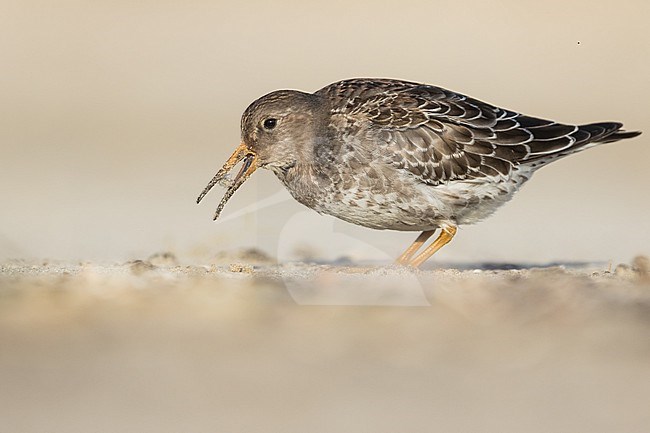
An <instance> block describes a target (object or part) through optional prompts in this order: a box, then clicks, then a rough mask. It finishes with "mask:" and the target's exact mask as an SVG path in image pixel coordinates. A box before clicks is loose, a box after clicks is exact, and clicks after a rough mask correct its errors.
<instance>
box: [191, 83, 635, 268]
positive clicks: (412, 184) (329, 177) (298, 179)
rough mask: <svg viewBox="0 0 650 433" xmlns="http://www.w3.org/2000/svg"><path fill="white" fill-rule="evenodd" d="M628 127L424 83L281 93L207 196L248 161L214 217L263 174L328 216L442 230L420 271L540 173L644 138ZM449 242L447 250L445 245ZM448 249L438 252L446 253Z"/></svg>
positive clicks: (247, 124)
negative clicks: (587, 152) (561, 118)
mask: <svg viewBox="0 0 650 433" xmlns="http://www.w3.org/2000/svg"><path fill="white" fill-rule="evenodd" d="M621 127H622V124H620V123H617V122H602V123H592V124H587V125H580V126H574V125H565V124H559V123H556V122H553V121H550V120H544V119H538V118H534V117H530V116H525V115H522V114H519V113H516V112H513V111H509V110H505V109H502V108H498V107H495V106H493V105H490V104H487V103H484V102H481V101H478V100H476V99H473V98H470V97H467V96H464V95H461V94H458V93H455V92H452V91H449V90H446V89H443V88H440V87H434V86H429V85H425V84H417V83H411V82H406V81H399V80H388V79H352V80H345V81H340V82H337V83H333V84H331V85H329V86H327V87H324V88H323V89H321V90H319V91H317V92H315V93H313V94H308V93H303V92H298V91H291V90H281V91H277V92H273V93H270V94H268V95H266V96H263V97H262V98H260V99H258V100H257V101H255V102H253V103H252V104H251V105H250V106H249V107H248V108H247V109H246V111H245V112H244V114H243V116H242V123H241V129H242V144H241V145H240V147H239V148H238V149H237V151H236V152H235V153H234V154H233V156H232V157H231V159H230V160H229V161H228V163H226V165H225V166H224V167H223V168H222V169H221V170H220V171H219V173H217V175H216V176H215V177H214V179H213V180H212V182H211V183H210V184H209V185H208V187H207V188H206V189H205V190H204V192H203V193H202V195H201V196H200V197H199V201H200V200H201V198H202V197H203V196H204V195H205V193H207V191H208V190H209V189H210V188H211V187H212V186H213V185H214V184H215V183H216V182H218V181H220V180H221V179H222V178H224V176H225V175H226V174H227V173H228V171H230V170H231V169H232V167H234V165H236V164H237V162H239V161H240V160H242V159H243V160H244V167H243V168H242V170H240V172H239V174H238V175H237V177H236V179H235V181H234V182H233V183H232V185H230V188H229V190H228V191H227V193H226V196H225V197H224V199H223V200H222V202H221V204H220V205H219V208H218V209H217V214H216V215H215V218H216V217H217V216H218V215H219V213H220V211H221V209H222V208H223V205H225V202H226V201H227V200H228V198H229V197H230V196H231V195H232V194H233V193H234V191H235V190H236V189H237V188H238V187H239V186H240V185H241V184H242V183H243V182H244V181H245V179H246V178H247V177H248V176H250V174H252V172H253V171H254V170H255V169H256V168H257V167H263V168H268V169H270V170H272V171H273V172H274V173H275V174H276V175H277V177H278V178H279V179H280V180H281V181H282V182H283V183H284V185H285V186H286V187H287V189H288V190H289V192H290V193H291V194H292V196H293V197H294V198H295V199H296V200H297V201H299V202H300V203H303V204H304V205H306V206H308V207H310V208H312V209H314V210H316V211H318V212H321V213H325V214H329V215H333V216H335V217H338V218H340V219H343V220H345V221H348V222H351V223H354V224H359V225H362V226H366V227H370V228H375V229H392V230H409V231H424V233H423V234H422V235H421V236H420V238H418V241H417V242H419V243H417V242H416V244H414V246H412V248H415V247H416V246H417V247H418V248H419V246H421V244H422V243H423V242H424V241H422V239H424V240H426V238H428V237H429V236H430V235H431V234H432V233H433V231H434V230H436V229H438V228H442V229H443V232H442V234H441V236H440V238H439V239H438V240H437V241H436V242H434V245H432V246H431V247H429V248H427V250H426V251H425V252H424V253H422V254H420V255H419V256H418V257H416V258H415V259H414V260H411V257H412V255H413V254H414V253H415V251H410V250H411V249H412V248H410V249H409V250H407V252H406V253H405V254H404V255H403V256H402V257H401V258H400V262H401V263H410V264H413V265H415V266H417V265H419V264H420V263H422V262H423V261H424V260H426V259H427V258H428V257H429V256H430V255H431V254H433V252H435V251H437V249H439V248H440V247H441V246H442V245H444V244H445V243H446V242H448V241H449V239H451V237H452V236H453V234H454V233H455V231H456V230H455V228H456V227H457V226H458V225H461V224H471V223H474V222H477V221H480V220H481V219H483V218H485V217H486V216H488V215H490V214H491V213H493V212H494V211H495V210H496V209H497V208H498V207H499V206H501V205H502V204H503V203H505V202H507V201H508V200H510V198H511V197H512V195H513V194H514V193H515V192H516V191H517V190H518V189H519V187H520V186H521V185H522V184H523V183H524V182H525V181H527V180H528V179H530V177H531V175H532V174H533V172H534V171H535V170H537V169H539V168H540V167H542V166H544V165H546V164H548V163H549V162H551V161H554V160H557V159H559V158H561V157H564V156H567V155H570V154H572V153H575V152H577V151H580V150H583V149H586V148H588V147H591V146H593V145H596V144H600V143H607V142H612V141H617V140H620V139H624V138H630V137H634V136H637V135H639V134H640V132H624V131H621V130H620V128H621ZM442 238H445V239H442ZM436 243H437V244H436Z"/></svg>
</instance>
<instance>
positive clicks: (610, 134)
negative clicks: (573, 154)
mask: <svg viewBox="0 0 650 433" xmlns="http://www.w3.org/2000/svg"><path fill="white" fill-rule="evenodd" d="M622 127H623V124H622V123H619V122H600V123H589V124H587V125H580V126H578V131H576V133H577V134H580V135H584V134H589V135H588V137H585V138H586V140H585V139H583V140H578V142H581V141H582V142H583V143H584V145H589V144H592V143H593V144H601V143H613V142H614V141H619V140H625V139H626V138H633V137H636V136H639V135H641V131H622V130H621V128H622ZM576 138H577V137H576Z"/></svg>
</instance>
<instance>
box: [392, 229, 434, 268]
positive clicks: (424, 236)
mask: <svg viewBox="0 0 650 433" xmlns="http://www.w3.org/2000/svg"><path fill="white" fill-rule="evenodd" d="M434 233H435V230H428V231H425V232H422V233H420V236H418V238H417V239H416V240H415V242H413V243H412V244H411V246H410V247H408V248H407V249H406V251H404V252H403V253H402V255H401V256H399V257H398V258H397V260H395V263H396V264H398V265H406V264H408V262H409V261H410V260H411V257H413V254H415V253H416V252H417V251H418V250H419V249H420V248H421V247H422V245H424V243H425V242H426V241H427V240H428V239H429V238H430V237H431V235H433V234H434Z"/></svg>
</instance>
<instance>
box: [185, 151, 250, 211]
mask: <svg viewBox="0 0 650 433" xmlns="http://www.w3.org/2000/svg"><path fill="white" fill-rule="evenodd" d="M241 161H243V163H242V166H241V168H240V169H239V172H238V173H237V176H235V178H234V179H233V180H232V181H231V182H230V183H229V185H228V186H227V188H228V189H227V190H226V193H225V194H224V196H223V198H222V199H221V202H220V203H219V206H217V210H216V211H215V213H214V218H213V219H215V220H216V219H217V218H219V215H220V214H221V211H222V210H223V207H224V206H225V205H226V202H228V200H230V197H232V195H233V194H234V193H235V191H237V190H238V189H239V187H240V186H242V184H243V183H244V182H246V179H248V178H249V177H250V175H251V174H253V172H254V171H255V170H256V169H257V167H258V164H257V155H256V154H255V152H253V151H251V150H250V149H249V148H248V147H247V146H246V145H245V144H244V143H241V144H240V145H239V147H237V149H235V151H234V152H233V154H232V155H231V156H230V158H228V161H226V163H225V164H224V165H223V167H221V169H220V170H219V171H218V172H217V174H215V175H214V177H213V178H212V180H211V181H210V182H209V183H208V185H207V186H206V187H205V188H204V189H203V192H201V194H200V195H199V197H198V198H197V199H196V203H197V204H198V203H200V202H201V200H203V197H205V195H206V194H207V193H208V192H209V191H210V190H211V189H212V187H213V186H215V185H216V184H217V183H219V182H221V181H223V180H224V179H225V178H226V175H227V174H228V173H229V172H230V170H232V169H233V167H235V166H236V165H237V164H238V163H239V162H241Z"/></svg>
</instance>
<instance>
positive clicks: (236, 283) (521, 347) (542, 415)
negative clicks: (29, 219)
mask: <svg viewBox="0 0 650 433" xmlns="http://www.w3.org/2000/svg"><path fill="white" fill-rule="evenodd" d="M475 266H476V265H471V266H470V268H469V269H464V268H467V267H468V266H466V265H465V266H464V265H457V266H456V267H455V268H454V267H452V268H445V269H431V270H424V271H414V270H409V269H404V268H398V267H394V266H352V265H349V264H348V265H346V264H307V263H298V262H297V263H288V264H280V265H278V264H274V263H272V260H271V259H269V258H268V257H266V256H264V255H263V254H260V253H255V252H253V253H251V252H250V251H247V252H246V251H245V252H244V253H243V254H242V253H238V254H230V255H229V254H222V255H220V256H219V257H215V258H214V260H211V261H210V262H209V263H205V264H201V265H197V264H194V265H191V264H179V263H178V261H177V260H176V258H175V257H174V256H173V255H172V254H158V255H155V256H152V257H150V258H149V259H146V260H138V261H132V262H128V263H120V264H99V263H90V262H88V263H57V262H41V263H36V262H32V263H29V262H24V261H8V262H6V263H4V264H3V265H2V266H1V267H0V269H1V274H0V288H1V289H0V348H1V350H0V383H1V384H2V387H1V389H2V390H1V391H0V419H2V428H1V431H3V432H4V431H6V432H43V431H47V432H87V431H93V432H115V431H121V432H178V431H192V432H214V431H223V432H226V431H227V432H234V431H241V432H273V431H283V432H306V431H309V432H334V431H336V432H343V431H354V432H362V431H372V432H395V431H481V432H503V431H517V432H549V431H553V432H562V431H567V432H568V431H571V432H591V433H594V432H612V431H620V432H644V431H647V426H648V423H649V422H650V415H648V411H647V402H648V401H649V400H650V362H649V361H650V273H649V271H648V259H647V258H645V257H638V258H637V259H635V261H634V262H633V263H630V264H625V265H620V266H615V267H613V269H607V267H599V266H596V265H594V266H591V267H589V266H575V265H574V266H568V265H567V266H562V265H558V266H552V267H545V268H544V267H541V268H522V269H498V268H499V266H496V265H491V266H485V267H483V269H481V268H480V267H475ZM471 267H474V268H471ZM504 267H509V268H512V267H513V265H509V266H504Z"/></svg>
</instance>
